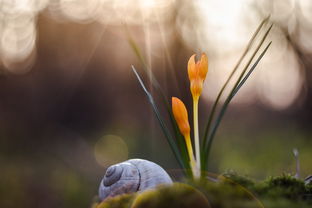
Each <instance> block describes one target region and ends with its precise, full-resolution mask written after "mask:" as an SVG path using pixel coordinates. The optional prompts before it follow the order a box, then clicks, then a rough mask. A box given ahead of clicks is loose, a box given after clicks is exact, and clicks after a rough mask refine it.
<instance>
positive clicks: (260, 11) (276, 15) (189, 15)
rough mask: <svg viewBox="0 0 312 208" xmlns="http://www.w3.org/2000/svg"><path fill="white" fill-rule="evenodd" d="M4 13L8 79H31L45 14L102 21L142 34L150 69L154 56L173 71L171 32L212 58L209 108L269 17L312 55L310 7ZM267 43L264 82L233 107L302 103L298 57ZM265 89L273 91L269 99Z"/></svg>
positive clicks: (132, 0)
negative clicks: (41, 15) (39, 23)
mask: <svg viewBox="0 0 312 208" xmlns="http://www.w3.org/2000/svg"><path fill="white" fill-rule="evenodd" d="M0 5H1V7H0V18H1V21H2V24H0V29H1V30H0V55H1V56H0V63H2V64H3V65H4V67H5V68H6V69H7V70H8V71H10V72H16V70H17V68H20V69H18V70H17V71H18V72H19V73H20V72H22V71H23V70H24V72H27V71H28V70H29V68H30V66H32V64H33V63H34V62H33V61H35V56H36V42H37V28H36V27H37V17H38V14H39V13H40V12H42V11H44V12H46V13H48V14H50V15H51V17H52V18H55V19H57V20H60V19H62V21H73V22H76V23H91V22H94V21H97V22H100V23H101V24H102V25H103V27H107V26H121V25H127V26H129V27H131V26H134V27H136V26H139V27H140V29H142V31H143V33H144V34H143V35H142V36H141V37H142V39H143V42H144V44H145V46H144V47H145V53H146V54H145V56H146V57H147V60H148V64H151V63H153V62H154V60H152V59H154V58H155V57H156V56H162V57H165V58H164V60H166V62H169V63H170V68H172V66H173V64H172V63H173V62H172V60H168V59H171V57H173V56H172V54H170V51H169V45H170V44H169V41H170V40H171V39H172V38H173V37H174V35H176V34H172V31H174V32H175V31H178V34H177V35H179V37H178V38H181V41H182V43H183V44H185V45H187V46H188V47H189V49H190V50H191V51H194V52H206V53H207V54H208V56H209V57H212V58H211V59H210V62H209V65H210V74H211V75H208V78H207V79H208V81H207V83H208V84H207V86H205V88H206V90H205V92H204V97H206V99H209V100H214V98H215V94H216V92H217V91H218V89H220V87H221V85H222V83H223V82H224V80H225V77H226V74H228V73H230V71H231V69H232V68H233V66H234V65H235V63H236V61H237V60H238V58H239V56H240V54H241V53H242V51H243V50H244V47H245V46H246V44H247V42H248V40H249V38H250V37H251V35H252V34H253V31H254V30H255V28H256V27H257V25H258V24H259V22H260V21H261V19H262V18H263V16H265V15H267V14H271V17H272V20H273V21H275V22H278V23H279V24H280V25H286V26H288V32H289V33H291V34H296V36H295V37H296V41H298V43H299V45H300V47H301V48H302V49H303V50H305V51H307V52H309V53H310V52H311V51H312V41H311V38H310V37H311V33H312V27H311V24H308V23H311V21H312V15H311V14H312V13H311V8H312V3H311V1H310V0H276V1H269V0H259V1H256V0H235V1H228V0H207V1H201V0H194V1H187V0H181V1H176V0H88V1H84V0H59V1H52V0H0ZM298 8H300V11H299V10H298ZM298 12H302V15H298V14H297V13H298ZM286 29H287V27H286ZM168 34H169V35H168ZM170 38H171V39H170ZM270 38H271V39H273V44H272V47H271V48H270V50H269V51H271V52H269V53H268V55H266V56H265V58H264V63H261V65H260V66H259V68H261V72H259V73H255V75H254V76H256V75H257V74H258V75H259V77H261V78H259V79H260V80H262V81H256V79H254V78H252V79H251V80H250V81H249V82H248V84H247V85H246V86H245V87H244V88H246V89H243V91H242V92H241V93H239V95H238V97H237V99H235V100H234V102H236V103H246V102H251V101H252V100H254V99H256V98H261V99H264V100H265V101H263V102H264V103H265V104H266V105H269V106H271V107H274V108H286V107H287V106H290V105H291V104H292V103H293V102H294V101H295V100H296V97H297V96H298V95H299V91H300V89H301V87H302V82H303V81H304V77H302V74H300V73H299V63H298V60H297V57H295V56H294V53H293V49H292V48H291V47H289V46H288V43H287V40H286V39H285V37H284V36H283V33H282V32H281V31H278V30H275V32H273V33H272V34H271V37H270ZM144 47H143V48H144ZM159 53H163V54H162V55H158V54H159ZM282 58H283V59H282ZM284 58H286V59H287V60H286V61H284ZM277 60H279V62H277ZM164 62H165V61H164ZM15 63H23V64H18V65H16V64H15ZM285 63H288V65H286V64H285ZM151 65H152V64H151ZM272 69H275V70H272ZM286 72H287V73H286ZM263 77H268V78H267V79H264V80H267V82H268V83H265V82H264V80H263ZM210 79H212V80H210ZM280 79H283V80H288V84H284V85H282V84H281V81H280ZM268 86H270V88H271V89H272V90H270V91H268ZM264 92H266V94H264ZM284 92H285V93H286V92H289V93H292V95H293V96H287V99H288V100H285V99H286V98H285V99H282V98H281V97H279V95H278V93H280V94H284Z"/></svg>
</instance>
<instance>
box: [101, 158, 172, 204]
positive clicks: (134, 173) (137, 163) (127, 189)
mask: <svg viewBox="0 0 312 208" xmlns="http://www.w3.org/2000/svg"><path fill="white" fill-rule="evenodd" d="M171 183H172V180H171V178H170V176H169V175H168V174H167V172H166V171H165V170H164V169H163V168H162V167H160V166H159V165H157V164H156V163H153V162H150V161H148V160H142V159H131V160H127V161H125V162H122V163H118V164H116V165H112V166H110V167H109V168H108V169H107V170H106V173H105V175H104V178H103V179H102V181H101V183H100V187H99V197H100V199H101V200H104V199H106V198H107V197H113V196H116V195H119V194H124V193H133V192H137V191H144V190H148V189H152V188H154V187H156V186H157V185H160V184H171Z"/></svg>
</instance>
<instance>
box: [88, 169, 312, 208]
mask: <svg viewBox="0 0 312 208" xmlns="http://www.w3.org/2000/svg"><path fill="white" fill-rule="evenodd" d="M124 207H127V208H156V207H157V208H159V207H178V208H193V207H197V208H201V207H203V208H204V207H213V208H264V207H269V208H288V207H292V208H311V207H312V186H311V185H307V186H305V185H304V182H303V181H302V180H298V179H296V178H294V177H292V176H290V175H286V174H285V175H282V176H278V177H270V178H268V179H266V180H264V181H261V182H256V181H254V180H252V179H250V178H248V177H245V176H240V175H238V174H236V173H226V174H223V175H222V176H220V177H219V182H210V181H208V180H201V181H188V182H186V183H185V184H182V183H175V184H174V185H172V186H160V187H158V188H156V189H153V190H150V191H145V192H142V193H135V194H125V195H121V196H117V197H114V198H109V199H106V200H105V201H104V202H102V203H98V204H96V203H95V204H94V205H93V208H124Z"/></svg>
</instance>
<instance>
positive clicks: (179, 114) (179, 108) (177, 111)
mask: <svg viewBox="0 0 312 208" xmlns="http://www.w3.org/2000/svg"><path fill="white" fill-rule="evenodd" d="M172 112H173V116H174V118H175V120H176V122H177V124H178V127H179V129H180V132H181V133H182V135H184V136H185V135H188V134H190V124H189V121H188V115H187V110H186V107H185V105H184V103H183V102H182V101H181V100H180V99H179V98H176V97H172Z"/></svg>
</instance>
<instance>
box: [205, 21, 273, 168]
mask: <svg viewBox="0 0 312 208" xmlns="http://www.w3.org/2000/svg"><path fill="white" fill-rule="evenodd" d="M269 19H270V16H268V17H267V18H265V19H264V20H263V21H262V22H261V23H260V25H259V26H258V28H257V29H256V31H255V33H254V34H253V36H252V38H251V39H250V40H249V42H248V44H247V47H246V48H245V51H244V52H243V54H242V56H241V57H240V59H239V60H238V62H237V64H236V65H235V67H234V69H233V70H232V72H231V74H230V75H229V77H228V79H227V80H226V82H225V83H224V85H223V86H222V88H221V90H220V92H219V93H218V95H217V98H216V100H215V102H214V103H213V106H212V108H211V111H210V114H209V116H208V122H207V124H206V128H205V133H204V137H203V140H202V141H203V142H202V145H201V146H202V151H201V152H202V153H203V152H204V151H203V148H204V147H205V146H206V143H207V140H208V139H207V138H208V134H209V131H210V128H211V122H212V121H213V119H214V115H215V113H216V109H217V106H218V104H219V100H220V98H221V96H222V94H223V92H224V90H225V89H226V87H227V86H228V84H229V82H230V80H231V79H232V77H233V75H234V74H235V72H236V71H237V69H238V67H239V66H240V64H241V62H242V61H243V59H244V58H245V57H246V55H247V53H248V52H249V51H250V49H251V46H252V45H253V43H254V42H255V39H256V37H257V36H258V34H259V32H260V31H261V29H262V27H263V26H264V25H265V24H266V23H267V22H268V21H269ZM201 161H202V164H201V167H202V170H204V169H203V168H204V167H205V164H204V163H206V162H205V155H204V154H201Z"/></svg>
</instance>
